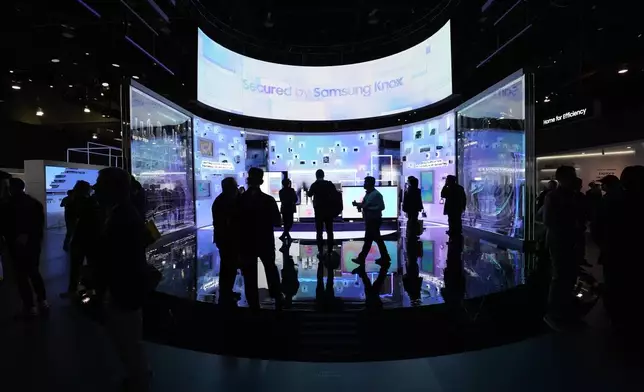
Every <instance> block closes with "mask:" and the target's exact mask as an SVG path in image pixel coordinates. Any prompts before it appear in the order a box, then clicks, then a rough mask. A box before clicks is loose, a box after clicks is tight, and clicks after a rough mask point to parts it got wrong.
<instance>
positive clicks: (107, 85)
mask: <svg viewBox="0 0 644 392" xmlns="http://www.w3.org/2000/svg"><path fill="white" fill-rule="evenodd" d="M101 86H103V87H109V86H110V84H109V83H107V82H103V83H101Z"/></svg>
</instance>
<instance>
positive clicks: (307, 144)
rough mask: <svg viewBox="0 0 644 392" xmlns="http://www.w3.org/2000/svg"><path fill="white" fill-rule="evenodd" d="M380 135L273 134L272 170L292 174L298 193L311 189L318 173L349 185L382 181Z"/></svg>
mask: <svg viewBox="0 0 644 392" xmlns="http://www.w3.org/2000/svg"><path fill="white" fill-rule="evenodd" d="M372 155H378V134H377V133H375V132H366V131H365V132H353V133H334V134H285V133H271V134H269V138H268V169H269V170H270V171H288V172H289V176H290V177H291V180H292V182H293V186H294V187H295V188H296V189H299V188H301V186H302V183H305V184H307V185H309V186H310V185H311V183H313V181H315V171H316V170H317V169H322V170H324V171H325V173H326V177H325V178H326V179H327V180H329V181H332V182H335V183H342V184H345V185H347V184H348V185H355V184H356V183H358V184H361V183H362V180H363V179H364V177H366V176H369V175H371V176H374V177H376V178H379V161H378V159H377V158H375V157H374V158H373V159H372Z"/></svg>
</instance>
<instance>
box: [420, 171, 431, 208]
mask: <svg viewBox="0 0 644 392" xmlns="http://www.w3.org/2000/svg"><path fill="white" fill-rule="evenodd" d="M420 197H421V199H422V201H423V203H433V202H434V171H433V170H430V171H424V172H420Z"/></svg>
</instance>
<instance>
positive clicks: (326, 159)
mask: <svg viewBox="0 0 644 392" xmlns="http://www.w3.org/2000/svg"><path fill="white" fill-rule="evenodd" d="M322 162H323V163H329V156H328V155H325V156H323V157H322Z"/></svg>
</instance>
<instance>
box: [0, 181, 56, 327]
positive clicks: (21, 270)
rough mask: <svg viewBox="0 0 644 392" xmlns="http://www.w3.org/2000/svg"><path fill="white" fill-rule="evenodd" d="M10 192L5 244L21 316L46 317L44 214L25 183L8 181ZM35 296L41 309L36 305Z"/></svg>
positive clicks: (47, 305) (41, 206)
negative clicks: (41, 268) (42, 265)
mask: <svg viewBox="0 0 644 392" xmlns="http://www.w3.org/2000/svg"><path fill="white" fill-rule="evenodd" d="M9 192H10V195H11V196H10V198H9V204H8V206H7V207H8V210H7V211H8V219H7V220H8V226H7V231H6V232H5V240H6V242H7V250H8V253H9V256H10V259H11V261H12V262H13V269H14V273H15V277H16V283H17V284H18V291H19V293H20V299H21V300H22V306H23V312H22V313H21V315H20V316H21V317H26V318H32V317H35V316H37V315H38V312H39V311H40V312H41V313H44V314H46V313H47V311H48V310H49V304H48V303H47V293H46V291H45V283H44V282H43V279H42V275H40V271H39V265H40V252H41V248H42V240H43V235H44V230H45V211H44V208H43V205H42V204H41V203H40V202H39V201H37V200H36V199H34V198H33V197H31V196H29V195H27V194H26V193H25V183H24V181H22V180H21V179H19V178H10V179H9ZM32 287H33V291H32ZM34 292H35V294H36V299H37V301H38V307H36V304H35V303H34Z"/></svg>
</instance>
